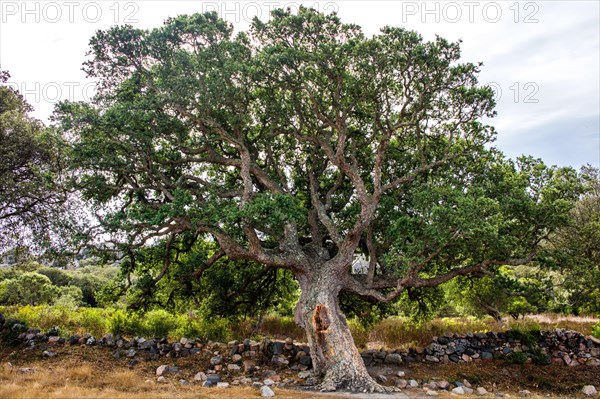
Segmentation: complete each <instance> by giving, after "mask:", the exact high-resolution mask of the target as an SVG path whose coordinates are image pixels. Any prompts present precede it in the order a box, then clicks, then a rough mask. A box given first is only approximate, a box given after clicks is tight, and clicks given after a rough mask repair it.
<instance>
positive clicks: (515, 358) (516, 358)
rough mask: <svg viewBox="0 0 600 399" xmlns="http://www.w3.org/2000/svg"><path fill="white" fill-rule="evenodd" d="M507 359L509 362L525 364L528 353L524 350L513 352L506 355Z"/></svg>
mask: <svg viewBox="0 0 600 399" xmlns="http://www.w3.org/2000/svg"><path fill="white" fill-rule="evenodd" d="M505 360H506V362H507V363H509V364H525V362H527V355H526V354H525V353H523V352H511V353H509V354H508V355H506V358H505Z"/></svg>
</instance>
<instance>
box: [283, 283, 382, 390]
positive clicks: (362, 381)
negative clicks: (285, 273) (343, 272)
mask: <svg viewBox="0 0 600 399" xmlns="http://www.w3.org/2000/svg"><path fill="white" fill-rule="evenodd" d="M297 279H298V282H299V284H300V288H301V290H302V294H301V296H300V300H299V301H298V305H297V306H296V314H295V317H296V322H297V323H298V325H299V326H301V327H302V328H304V330H305V331H306V336H307V338H308V345H309V347H310V355H311V358H312V363H313V372H314V374H315V376H316V377H317V378H322V383H321V384H320V385H319V386H318V389H320V390H322V391H334V390H336V389H347V390H351V391H355V392H356V391H360V392H387V391H389V390H390V388H387V387H383V386H381V385H379V384H377V383H376V382H375V381H374V380H373V378H372V377H371V376H370V375H369V373H368V372H367V369H366V367H365V364H364V362H363V360H362V357H361V356H360V353H359V351H358V349H357V348H356V345H355V343H354V338H353V337H352V334H351V332H350V328H349V327H348V323H346V317H345V316H344V315H343V313H342V312H341V310H340V307H339V302H338V294H339V292H340V290H341V286H339V281H340V280H341V279H339V278H336V275H335V273H318V274H316V275H315V274H312V275H311V276H306V275H300V276H297Z"/></svg>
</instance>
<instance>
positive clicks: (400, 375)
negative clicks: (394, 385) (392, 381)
mask: <svg viewBox="0 0 600 399" xmlns="http://www.w3.org/2000/svg"><path fill="white" fill-rule="evenodd" d="M396 375H397V376H398V377H404V376H405V375H406V373H405V372H404V371H398V372H397V373H396Z"/></svg>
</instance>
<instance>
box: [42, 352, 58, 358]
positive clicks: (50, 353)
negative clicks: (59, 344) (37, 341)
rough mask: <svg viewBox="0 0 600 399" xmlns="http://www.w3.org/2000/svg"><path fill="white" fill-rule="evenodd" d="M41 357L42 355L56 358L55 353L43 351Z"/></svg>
mask: <svg viewBox="0 0 600 399" xmlns="http://www.w3.org/2000/svg"><path fill="white" fill-rule="evenodd" d="M42 355H43V356H44V357H54V356H56V353H55V352H52V351H44V352H43V353H42Z"/></svg>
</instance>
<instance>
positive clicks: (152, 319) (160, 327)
mask: <svg viewBox="0 0 600 399" xmlns="http://www.w3.org/2000/svg"><path fill="white" fill-rule="evenodd" d="M145 318H146V320H145V323H144V324H145V330H146V331H145V332H146V333H147V334H148V335H150V336H153V337H157V338H158V337H160V338H162V337H167V336H168V335H169V334H170V333H171V332H173V331H175V329H176V328H177V318H176V317H175V316H174V315H172V314H171V313H169V312H167V311H166V310H162V309H159V310H153V311H151V312H148V313H146V315H145Z"/></svg>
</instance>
